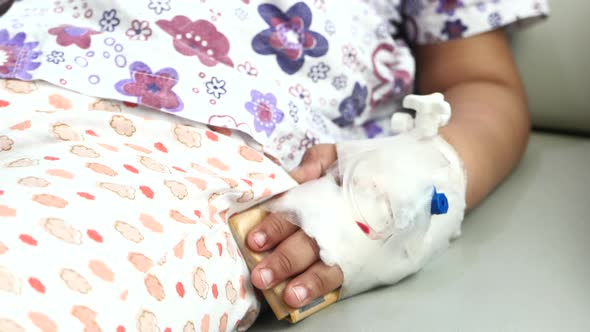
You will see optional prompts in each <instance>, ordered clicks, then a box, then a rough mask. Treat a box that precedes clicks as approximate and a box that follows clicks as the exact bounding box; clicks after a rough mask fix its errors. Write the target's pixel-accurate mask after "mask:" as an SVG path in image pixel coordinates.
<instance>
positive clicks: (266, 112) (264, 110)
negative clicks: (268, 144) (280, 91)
mask: <svg viewBox="0 0 590 332" xmlns="http://www.w3.org/2000/svg"><path fill="white" fill-rule="evenodd" d="M250 96H251V98H252V100H251V101H249V102H247V103H246V105H245V107H246V110H248V112H250V114H252V115H254V129H256V132H261V131H263V132H265V133H266V136H267V137H270V135H271V134H272V132H273V131H274V130H275V128H276V126H277V124H279V123H281V122H282V121H283V118H284V117H285V113H283V111H281V110H280V109H278V108H277V98H276V97H275V96H274V95H273V94H272V93H267V94H263V93H262V92H260V91H257V90H252V91H251V92H250Z"/></svg>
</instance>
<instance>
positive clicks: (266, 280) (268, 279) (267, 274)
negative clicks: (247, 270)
mask: <svg viewBox="0 0 590 332" xmlns="http://www.w3.org/2000/svg"><path fill="white" fill-rule="evenodd" d="M258 273H259V274H260V279H262V283H263V284H264V287H268V286H270V284H271V283H272V270H271V269H262V270H260V272H258Z"/></svg>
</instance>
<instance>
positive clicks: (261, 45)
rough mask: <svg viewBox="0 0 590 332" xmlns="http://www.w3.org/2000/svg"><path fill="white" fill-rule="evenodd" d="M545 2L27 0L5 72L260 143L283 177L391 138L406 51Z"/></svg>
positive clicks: (15, 17)
mask: <svg viewBox="0 0 590 332" xmlns="http://www.w3.org/2000/svg"><path fill="white" fill-rule="evenodd" d="M547 11H548V8H547V3H546V1H544V0H363V1H361V0H347V1H331V0H313V1H312V0H309V1H293V0H275V1H259V0H228V1H211V0H201V1H194V0H138V1H121V0H103V1H89V0H56V1H44V0H27V1H16V2H15V4H14V5H13V7H12V8H11V9H10V10H9V12H8V13H7V14H6V15H5V16H4V17H3V18H2V19H1V20H0V77H2V78H17V79H21V80H45V81H47V82H50V83H52V84H55V85H57V86H61V87H64V88H66V89H70V90H74V91H77V92H79V93H82V94H86V95H90V96H95V97H101V98H108V99H114V100H120V101H125V102H128V103H136V104H142V105H144V106H147V107H149V108H154V109H158V110H161V111H163V112H168V113H174V114H175V115H177V116H179V117H182V118H185V119H188V120H192V121H197V122H200V123H204V124H210V125H215V126H221V127H228V128H231V129H236V130H239V131H241V132H244V133H246V134H248V135H249V136H251V137H253V138H254V139H255V140H256V141H258V142H259V143H260V144H261V146H262V148H264V149H265V151H266V152H267V153H268V154H270V155H274V156H276V157H277V158H278V159H280V161H281V162H282V163H283V164H284V166H285V167H286V168H291V167H293V166H295V165H296V164H297V163H298V161H299V159H300V157H301V155H302V154H303V152H304V151H305V149H306V148H309V147H310V146H312V145H313V144H316V143H318V142H324V143H327V142H335V141H338V140H342V139H353V138H365V137H369V138H373V137H377V136H382V135H388V134H390V130H389V127H388V119H389V117H390V116H391V114H392V113H393V112H395V111H398V110H400V109H401V106H400V101H401V99H402V98H403V96H405V95H406V94H408V93H411V92H412V90H413V79H414V73H415V66H414V59H413V57H412V53H411V49H410V46H411V45H414V44H424V43H436V42H443V41H446V40H450V39H455V38H463V37H468V36H472V35H474V34H478V33H481V32H485V31H489V30H492V29H495V28H498V27H501V26H506V25H512V24H513V23H515V22H521V23H522V22H524V21H525V19H529V18H533V17H539V16H543V15H545V14H546V13H547Z"/></svg>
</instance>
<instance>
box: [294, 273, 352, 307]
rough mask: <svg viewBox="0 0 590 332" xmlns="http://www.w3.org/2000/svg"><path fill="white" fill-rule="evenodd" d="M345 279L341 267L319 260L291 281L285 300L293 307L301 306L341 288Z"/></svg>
mask: <svg viewBox="0 0 590 332" xmlns="http://www.w3.org/2000/svg"><path fill="white" fill-rule="evenodd" d="M343 280H344V279H343V274H342V271H341V270H340V268H339V267H337V266H328V265H326V264H324V263H323V262H321V261H318V262H316V263H315V264H314V265H312V266H311V267H310V268H309V269H307V271H305V272H303V273H302V274H301V275H299V276H298V277H297V278H295V279H293V280H292V281H291V282H290V283H289V285H288V286H287V288H286V289H285V292H284V293H283V300H284V301H285V303H287V304H288V305H289V306H291V307H293V308H300V307H302V306H304V305H306V304H309V303H310V302H312V301H313V300H315V299H317V298H319V297H320V296H324V295H326V294H328V293H330V292H331V291H333V290H335V289H337V288H339V287H340V286H342V282H343Z"/></svg>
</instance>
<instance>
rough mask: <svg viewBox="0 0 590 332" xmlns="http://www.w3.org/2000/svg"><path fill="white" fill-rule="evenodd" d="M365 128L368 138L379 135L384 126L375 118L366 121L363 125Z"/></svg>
mask: <svg viewBox="0 0 590 332" xmlns="http://www.w3.org/2000/svg"><path fill="white" fill-rule="evenodd" d="M363 130H364V131H365V135H367V138H375V137H377V135H379V134H381V133H382V132H383V128H381V127H380V126H379V124H377V122H376V121H374V120H371V121H369V122H366V123H365V124H364V125H363Z"/></svg>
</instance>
